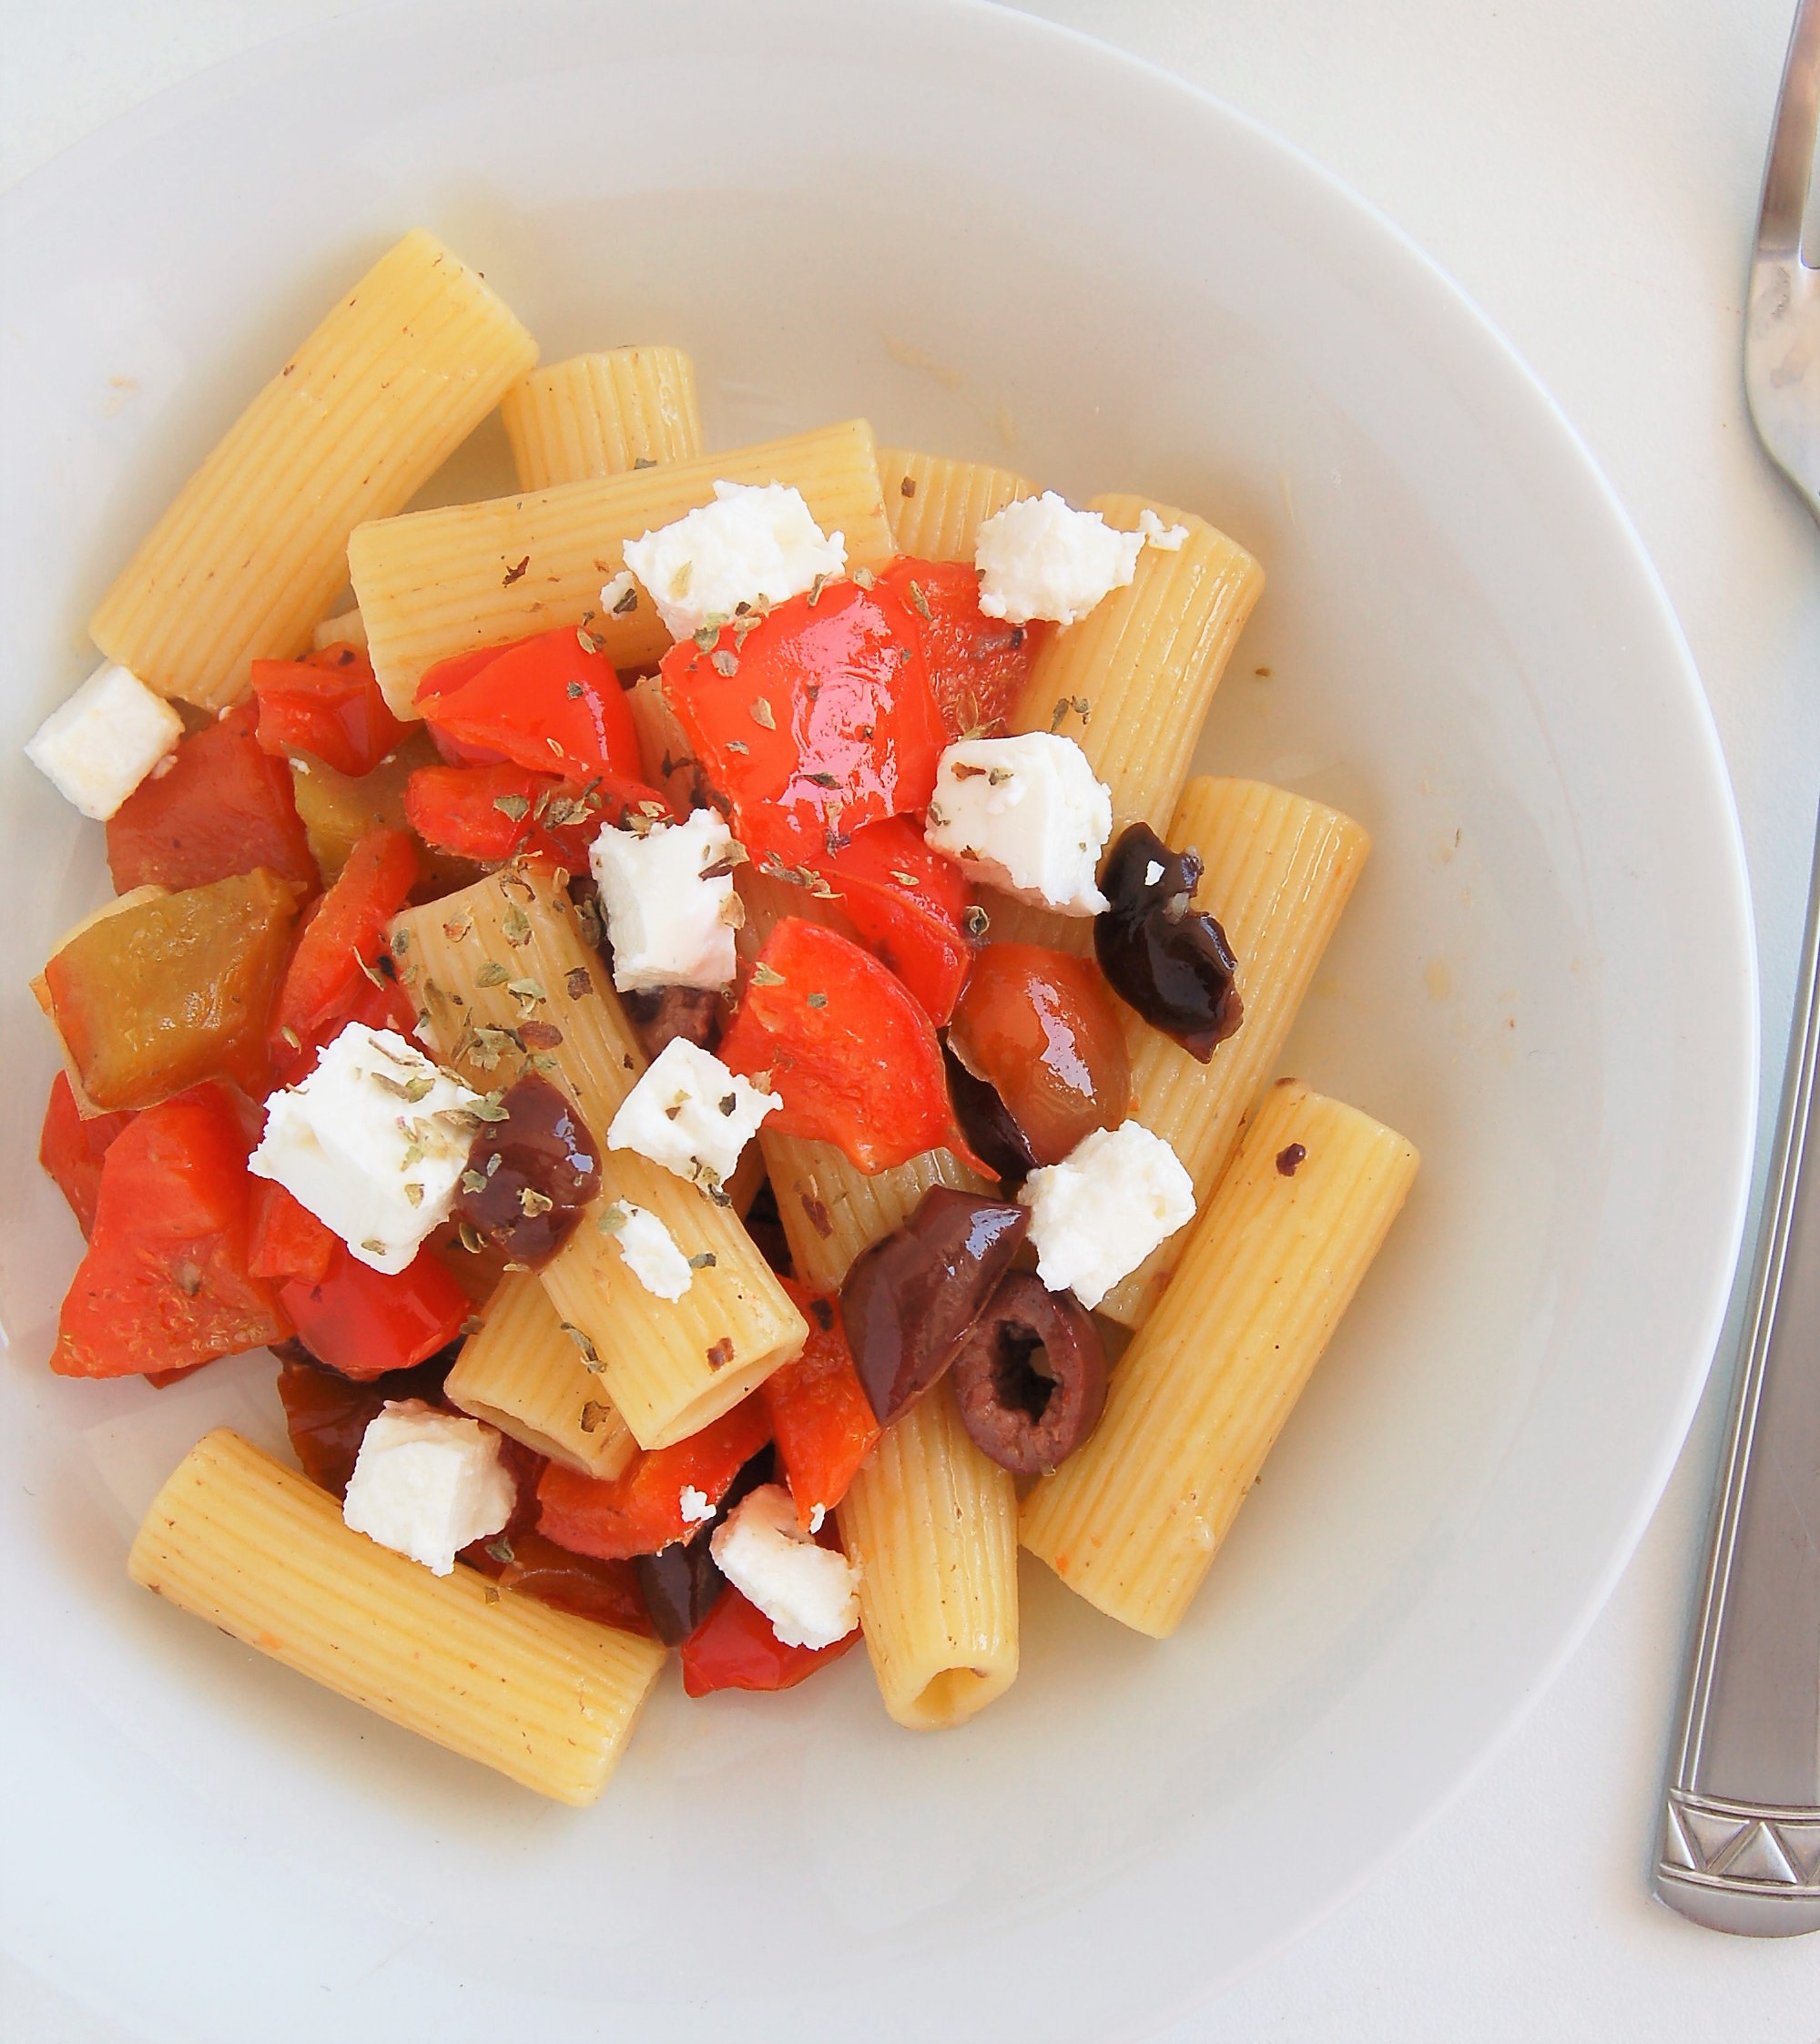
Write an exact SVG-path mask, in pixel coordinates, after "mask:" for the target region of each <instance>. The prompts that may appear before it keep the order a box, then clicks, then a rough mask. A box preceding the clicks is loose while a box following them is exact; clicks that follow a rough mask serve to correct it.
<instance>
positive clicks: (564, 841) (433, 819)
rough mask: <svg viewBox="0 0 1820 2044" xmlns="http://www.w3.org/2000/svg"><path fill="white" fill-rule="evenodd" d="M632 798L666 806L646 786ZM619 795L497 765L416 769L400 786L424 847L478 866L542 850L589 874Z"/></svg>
mask: <svg viewBox="0 0 1820 2044" xmlns="http://www.w3.org/2000/svg"><path fill="white" fill-rule="evenodd" d="M636 799H638V800H641V801H649V802H656V803H658V804H659V805H660V807H661V808H662V809H663V811H664V813H665V814H666V815H667V814H668V813H669V806H668V804H667V803H665V802H664V801H663V798H662V797H661V796H658V795H656V794H655V793H654V792H653V791H652V790H651V789H650V788H640V789H639V790H637V793H636ZM624 813H625V800H624V798H622V797H620V796H618V795H612V796H605V797H604V796H603V794H602V791H601V790H599V789H597V788H596V789H594V790H592V791H589V790H585V789H583V788H574V787H571V786H569V785H568V784H567V783H565V782H564V781H560V780H557V779H555V778H553V777H552V776H551V775H549V774H534V773H533V772H532V771H531V770H530V768H527V767H516V766H513V764H512V763H511V762H510V761H502V762H500V763H498V764H495V765H493V766H488V767H420V768H418V769H417V771H416V772H415V773H414V774H412V777H411V778H410V779H409V780H408V781H407V782H406V783H405V786H404V815H405V819H406V821H407V822H409V824H410V825H411V828H412V829H413V830H414V831H416V833H417V835H418V836H419V837H420V838H422V839H423V841H424V843H425V844H428V845H432V846H434V847H435V849H437V850H438V851H446V852H452V853H454V854H455V855H456V856H457V857H458V858H461V859H474V860H477V861H478V862H479V863H480V864H482V865H483V866H493V865H499V864H501V863H503V861H504V860H506V859H512V858H514V857H515V856H516V855H517V854H518V853H520V852H535V853H541V854H542V855H543V856H544V858H547V859H554V860H555V861H556V863H557V864H558V865H559V866H564V867H566V868H567V869H569V871H571V872H581V873H585V872H586V871H587V848H588V846H589V844H590V843H591V842H592V841H593V839H594V838H595V836H596V834H597V833H598V832H599V829H600V827H601V825H602V824H603V823H606V822H616V821H617V820H618V819H619V818H620V817H621V816H622V815H623V814H624Z"/></svg>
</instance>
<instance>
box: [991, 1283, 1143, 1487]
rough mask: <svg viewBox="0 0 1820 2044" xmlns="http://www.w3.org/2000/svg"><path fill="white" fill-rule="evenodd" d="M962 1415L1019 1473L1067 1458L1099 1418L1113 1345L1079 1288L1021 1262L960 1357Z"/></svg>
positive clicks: (1034, 1472) (1004, 1464)
mask: <svg viewBox="0 0 1820 2044" xmlns="http://www.w3.org/2000/svg"><path fill="white" fill-rule="evenodd" d="M953 1373H954V1374H953V1383H954V1397H955V1400H956V1402H957V1404H958V1405H959V1406H960V1408H961V1422H962V1424H963V1425H964V1426H965V1427H966V1429H967V1431H968V1432H969V1433H970V1434H971V1436H972V1437H973V1439H974V1441H975V1442H976V1443H977V1444H978V1446H979V1448H980V1450H981V1453H982V1454H986V1455H990V1456H991V1459H992V1460H993V1461H995V1462H996V1463H998V1465H999V1466H1000V1468H1001V1469H1010V1470H1011V1472H1012V1475H1013V1476H1039V1475H1041V1474H1042V1472H1043V1471H1044V1470H1046V1469H1053V1468H1055V1466H1056V1465H1057V1463H1059V1462H1062V1461H1064V1460H1066V1459H1067V1458H1068V1457H1069V1456H1070V1455H1072V1454H1073V1452H1074V1450H1075V1449H1077V1448H1079V1447H1080V1445H1081V1443H1082V1442H1083V1440H1085V1439H1086V1438H1087V1436H1088V1435H1089V1434H1091V1433H1092V1432H1093V1429H1094V1428H1095V1427H1096V1426H1097V1425H1098V1424H1099V1420H1100V1414H1101V1412H1102V1411H1103V1409H1104V1407H1105V1402H1106V1351H1105V1348H1104V1346H1103V1344H1102V1342H1101V1340H1100V1330H1099V1329H1098V1328H1097V1327H1095V1326H1094V1325H1093V1317H1092V1316H1091V1315H1090V1314H1089V1313H1088V1312H1087V1310H1086V1308H1085V1307H1083V1305H1082V1304H1081V1302H1080V1300H1079V1299H1077V1298H1076V1297H1074V1295H1073V1293H1072V1292H1052V1291H1051V1290H1049V1288H1048V1287H1047V1286H1045V1285H1044V1284H1043V1282H1042V1279H1041V1278H1040V1277H1038V1276H1036V1275H1035V1274H1034V1272H1032V1271H1027V1270H1014V1271H1012V1274H1011V1276H1009V1277H1007V1278H1006V1279H1005V1281H1004V1283H1003V1284H1002V1285H1001V1286H999V1288H998V1290H997V1291H996V1292H994V1293H993V1294H992V1297H991V1299H990V1300H989V1301H988V1302H987V1306H986V1310H985V1311H984V1312H983V1313H982V1314H981V1316H980V1317H979V1318H978V1319H977V1320H975V1321H974V1323H973V1326H972V1329H971V1332H970V1333H969V1335H968V1337H967V1339H966V1341H965V1342H964V1343H963V1344H962V1345H961V1353H960V1354H959V1355H958V1356H957V1357H956V1358H954V1365H953Z"/></svg>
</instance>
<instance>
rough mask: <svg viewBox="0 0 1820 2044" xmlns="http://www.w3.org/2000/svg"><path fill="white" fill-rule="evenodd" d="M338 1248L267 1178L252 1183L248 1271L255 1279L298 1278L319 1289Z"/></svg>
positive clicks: (304, 1209) (331, 1234)
mask: <svg viewBox="0 0 1820 2044" xmlns="http://www.w3.org/2000/svg"><path fill="white" fill-rule="evenodd" d="M340 1255H341V1240H340V1238H339V1237H338V1236H336V1234H335V1232H334V1230H333V1229H332V1228H327V1227H325V1226H323V1225H322V1223H321V1222H320V1221H319V1220H318V1219H317V1218H316V1216H315V1215H313V1214H312V1213H311V1212H310V1209H309V1208H308V1207H307V1206H305V1205H302V1203H301V1202H300V1201H299V1200H297V1199H295V1198H293V1197H292V1195H290V1193H288V1192H286V1191H285V1189H284V1187H283V1186H282V1185H275V1184H274V1183H273V1182H272V1181H271V1180H270V1179H269V1178H258V1179H255V1180H254V1181H253V1232H252V1244H251V1249H250V1252H249V1256H248V1262H247V1267H248V1269H249V1270H250V1271H251V1272H252V1274H253V1276H255V1277H276V1278H280V1279H283V1278H288V1277H300V1278H302V1279H303V1281H304V1282H305V1283H306V1284H309V1285H320V1283H321V1282H322V1280H323V1279H324V1278H325V1277H327V1276H328V1275H329V1273H330V1270H332V1269H333V1268H334V1266H335V1260H336V1258H337V1257H338V1256H340Z"/></svg>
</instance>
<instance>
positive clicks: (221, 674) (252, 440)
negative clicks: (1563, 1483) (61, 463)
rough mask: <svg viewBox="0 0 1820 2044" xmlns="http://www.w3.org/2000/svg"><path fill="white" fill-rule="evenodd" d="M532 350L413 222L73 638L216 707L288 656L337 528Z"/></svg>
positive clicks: (303, 629) (193, 483)
mask: <svg viewBox="0 0 1820 2044" xmlns="http://www.w3.org/2000/svg"><path fill="white" fill-rule="evenodd" d="M536 360H537V344H536V342H535V341H533V340H532V338H531V336H530V335H529V334H528V333H527V332H526V331H525V330H524V328H523V327H522V326H520V324H519V323H518V321H517V320H515V319H513V316H512V313H511V312H510V311H509V310H507V308H506V307H505V306H504V305H503V303H502V302H501V301H500V300H498V299H497V298H495V297H494V295H493V292H492V291H490V290H488V289H487V287H486V286H485V285H484V284H483V282H482V281H481V280H480V278H479V277H478V276H476V275H475V273H474V272H473V270H471V269H468V268H466V266H465V265H463V263H462V262H460V261H458V260H457V259H456V258H455V257H454V256H452V254H451V253H450V252H449V250H448V249H445V248H444V247H443V246H442V243H441V242H440V241H438V240H437V239H435V238H434V237H433V236H432V235H428V234H425V233H423V232H422V230H421V229H419V230H418V231H416V232H414V233H412V234H408V235H406V236H405V238H404V239H403V240H402V241H401V242H400V243H399V244H398V246H397V247H396V248H395V249H391V251H390V252H389V253H388V254H386V255H384V256H382V257H381V259H380V260H379V261H378V262H377V263H375V264H374V266H373V267H372V269H370V270H368V272H367V273H366V275H365V276H364V277H362V278H361V280H360V282H359V283H357V284H356V285H355V286H354V288H353V290H351V291H350V292H349V293H348V295H347V297H346V298H344V299H343V300H341V303H340V304H339V305H338V306H336V308H335V309H334V310H333V311H332V312H330V314H329V316H328V318H327V319H326V320H323V321H322V323H321V325H320V326H319V327H318V328H317V329H316V330H315V332H314V333H312V334H311V335H310V338H309V339H308V340H307V341H304V342H303V344H302V346H301V347H300V348H299V349H298V350H297V351H296V352H295V353H294V354H293V355H292V356H291V358H290V361H288V362H286V363H285V365H284V367H283V368H282V369H281V370H280V371H279V373H278V374H277V375H276V376H274V377H273V378H272V380H271V381H270V382H269V383H268V384H267V385H266V386H265V388H264V389H263V390H262V391H261V392H259V395H258V396H257V397H256V398H255V399H254V400H253V402H251V403H250V404H249V406H248V407H247V409H246V410H245V411H244V412H242V413H241V414H240V416H239V419H238V420H236V421H235V422H234V424H233V425H232V426H230V427H229V430H228V433H227V436H226V438H225V439H223V440H222V441H221V442H220V444H219V446H218V447H217V448H216V449H215V451H214V453H211V454H210V455H209V457H208V460H207V461H206V462H204V463H203V464H202V466H201V467H200V468H199V469H198V470H197V472H196V473H195V474H194V475H192V476H191V477H190V479H189V481H188V483H185V484H184V486H183V488H182V490H180V491H179V492H178V496H177V499H176V501H175V503H172V504H171V506H170V508H169V510H168V511H167V512H166V513H165V514H164V516H163V517H162V518H160V519H159V520H158V524H156V525H154V526H153V528H152V530H151V532H150V533H149V534H147V537H146V539H145V540H144V541H143V542H142V543H141V544H140V546H139V549H138V551H137V553H136V554H134V555H133V557H132V559H131V560H130V561H129V562H128V563H127V565H126V567H125V568H124V569H123V570H122V571H121V573H120V575H119V577H118V579H117V581H116V582H115V584H114V586H113V587H112V588H111V589H109V590H108V592H107V595H105V596H104V597H103V598H102V599H101V604H100V607H99V608H98V609H97V611H96V613H95V615H94V616H93V617H92V618H91V619H90V620H89V625H88V630H89V634H90V636H91V637H93V639H94V641H95V643H96V645H97V646H99V647H100V648H101V650H102V651H103V652H104V653H105V654H107V656H108V658H109V659H110V660H118V661H119V662H120V663H121V664H122V665H123V666H127V667H130V668H131V669H132V671H133V672H134V673H135V674H136V675H137V676H139V678H140V679H141V680H142V681H144V682H145V683H147V686H150V687H153V688H156V689H157V690H158V692H159V694H161V695H165V696H177V697H181V698H182V699H183V700H184V701H185V702H189V703H198V704H200V705H202V706H203V707H205V708H208V709H215V708H219V707H221V706H222V705H223V704H225V703H231V702H234V701H237V700H238V699H239V697H241V696H243V695H245V694H246V692H247V689H248V686H249V684H250V680H251V676H250V675H249V669H248V662H249V660H253V659H256V658H259V657H260V656H274V657H277V658H280V659H284V658H289V657H290V656H292V655H294V654H298V653H301V652H302V651H303V649H304V648H305V647H306V646H308V645H309V644H310V632H311V627H312V626H313V625H315V623H316V621H317V619H318V618H320V616H321V615H322V614H323V613H324V612H325V611H326V610H327V609H328V607H329V605H330V603H331V602H332V601H333V600H334V596H335V593H336V591H337V590H339V589H340V588H341V585H342V583H343V582H345V581H346V580H347V575H348V564H347V558H346V555H347V546H348V535H349V534H351V532H352V531H353V529H354V527H355V526H356V525H358V524H360V523H361V521H362V520H363V519H369V518H385V517H389V516H390V515H391V514H392V513H393V512H395V511H397V510H399V509H401V508H402V506H403V505H404V504H405V503H407V502H408V501H409V500H410V498H411V497H412V493H414V492H415V491H416V490H417V489H418V487H419V486H420V484H422V483H424V482H425V481H427V480H428V478H429V477H430V476H431V474H432V473H433V472H434V471H435V470H436V469H438V468H440V467H441V466H442V463H443V462H444V461H445V460H447V458H448V457H449V455H451V454H452V453H453V452H454V451H455V449H456V448H457V447H458V446H460V444H461V443H462V442H463V441H464V440H465V439H466V438H467V437H468V435H469V433H471V432H473V429H474V428H475V427H476V426H477V425H478V424H479V423H480V422H481V421H482V420H483V418H485V416H486V415H487V413H488V412H491V411H492V410H493V406H494V405H495V404H497V403H498V402H499V400H500V397H501V394H502V393H503V392H504V391H505V389H506V387H507V386H508V385H509V384H510V383H511V382H512V381H513V379H514V378H515V377H518V376H520V375H522V374H523V373H524V371H525V370H527V369H529V368H530V366H531V365H532V363H533V362H534V361H536Z"/></svg>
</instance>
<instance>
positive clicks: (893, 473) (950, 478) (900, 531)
mask: <svg viewBox="0 0 1820 2044" xmlns="http://www.w3.org/2000/svg"><path fill="white" fill-rule="evenodd" d="M879 483H880V485H881V486H882V487H883V490H884V493H885V515H886V516H887V517H888V518H889V519H890V522H891V533H892V535H893V536H894V537H895V539H896V540H897V543H898V552H899V553H900V554H910V555H911V556H912V557H913V558H914V559H916V560H919V561H971V559H972V558H973V543H974V541H975V540H976V539H977V538H978V537H979V535H980V527H981V525H983V524H985V522H986V521H987V519H989V518H991V517H993V516H995V515H996V514H998V513H999V512H1001V511H1002V510H1003V509H1004V508H1005V506H1006V505H1007V504H1008V503H1014V502H1015V501H1016V500H1017V499H1018V498H1019V497H1033V496H1034V495H1035V494H1036V484H1035V483H1032V482H1029V481H1028V480H1026V478H1024V477H1023V476H1022V475H1018V474H1016V473H1013V472H1012V470H1011V469H1008V468H994V467H992V465H991V463H989V462H957V461H953V460H951V459H950V457H949V456H947V455H946V454H915V453H910V451H909V450H908V449H905V448H902V447H881V448H879Z"/></svg>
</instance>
